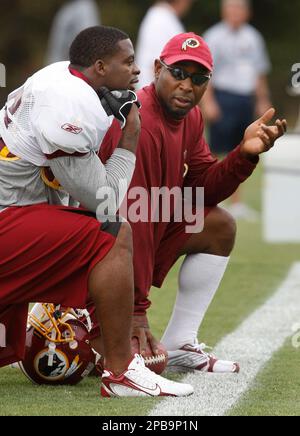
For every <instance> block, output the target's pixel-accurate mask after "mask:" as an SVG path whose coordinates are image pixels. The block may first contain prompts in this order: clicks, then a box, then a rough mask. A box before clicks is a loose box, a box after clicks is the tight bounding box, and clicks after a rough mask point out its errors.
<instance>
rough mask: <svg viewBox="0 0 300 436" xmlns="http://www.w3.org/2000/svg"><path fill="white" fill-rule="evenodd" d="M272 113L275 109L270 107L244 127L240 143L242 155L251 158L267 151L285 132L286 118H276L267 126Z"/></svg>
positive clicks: (272, 115) (273, 113)
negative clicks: (272, 123)
mask: <svg viewBox="0 0 300 436" xmlns="http://www.w3.org/2000/svg"><path fill="white" fill-rule="evenodd" d="M274 115H275V109H273V108H271V109H269V110H268V111H267V112H265V113H264V115H263V116H262V117H261V118H259V119H258V120H257V121H255V122H254V123H252V124H251V125H250V126H249V127H248V128H247V129H246V131H245V135H244V139H243V142H242V144H241V153H242V155H243V156H244V157H246V158H248V159H250V160H251V158H253V157H255V156H258V155H259V154H261V153H265V152H267V151H269V150H270V149H271V148H272V147H273V146H274V144H275V141H276V140H277V139H278V138H280V137H281V136H283V135H284V134H285V133H286V131H287V122H286V120H280V119H278V120H276V122H275V124H274V125H270V126H268V124H269V123H270V122H271V120H272V118H273V117H274Z"/></svg>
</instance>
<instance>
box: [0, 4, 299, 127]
mask: <svg viewBox="0 0 300 436" xmlns="http://www.w3.org/2000/svg"><path fill="white" fill-rule="evenodd" d="M63 3H65V0H47V1H41V0H0V6H1V9H0V23H1V25H0V63H3V64H4V65H5V66H6V70H7V77H6V81H7V87H6V88H0V104H1V106H2V104H3V103H4V101H5V98H6V95H7V93H8V92H10V91H11V90H13V89H14V88H16V87H17V86H19V85H21V84H22V82H23V81H24V80H25V79H26V78H27V77H28V76H29V75H30V74H31V73H33V72H34V71H36V70H38V69H39V68H40V67H42V66H43V65H44V59H45V52H46V47H47V41H48V35H49V30H50V26H51V23H52V20H53V17H54V15H55V13H56V11H57V10H58V9H59V8H60V6H61V5H62V4H63ZM97 3H98V5H99V8H100V11H101V17H102V23H103V24H105V25H111V26H116V27H120V28H121V29H123V30H125V31H127V32H128V33H129V35H130V36H131V38H132V40H133V42H135V41H136V36H137V32H138V28H139V24H140V22H141V20H142V18H143V16H144V14H145V12H146V11H147V9H148V7H149V6H150V5H151V4H152V3H153V2H152V1H151V0H97ZM219 3H220V1H219V0H197V1H196V2H195V4H194V6H193V9H192V11H191V13H190V15H189V16H188V17H186V18H185V20H184V23H185V25H186V28H187V29H188V30H189V31H195V32H196V33H200V34H201V33H202V32H203V31H204V30H206V29H207V28H208V27H209V26H211V25H212V24H214V23H216V22H217V21H218V20H219ZM253 10H254V13H253V20H252V23H253V24H254V26H256V27H257V29H258V30H260V31H261V32H262V34H263V35H264V37H265V39H266V41H267V46H268V49H269V53H270V56H271V59H272V64H273V70H272V74H271V76H270V83H271V90H272V97H273V101H274V104H275V106H276V107H277V108H278V110H279V112H280V115H284V116H286V117H288V119H289V121H290V123H291V124H292V125H293V123H294V122H295V119H296V117H297V111H298V104H299V98H292V97H289V96H288V95H287V92H286V88H287V86H288V84H289V82H290V79H291V67H292V65H293V64H295V63H298V62H300V36H299V19H300V1H299V0H289V1H287V2H284V1H282V0H253Z"/></svg>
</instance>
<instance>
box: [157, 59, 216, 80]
mask: <svg viewBox="0 0 300 436" xmlns="http://www.w3.org/2000/svg"><path fill="white" fill-rule="evenodd" d="M160 63H161V65H163V66H164V67H165V68H166V69H167V70H168V71H170V73H171V74H172V76H173V77H174V79H176V80H185V79H187V78H188V77H190V78H191V80H192V83H193V84H194V85H196V86H201V85H204V83H206V82H208V81H209V80H210V79H211V77H212V73H209V74H207V75H206V74H201V73H193V74H191V73H188V72H187V71H185V70H183V69H182V68H179V67H170V65H167V64H165V63H164V62H163V61H162V60H160Z"/></svg>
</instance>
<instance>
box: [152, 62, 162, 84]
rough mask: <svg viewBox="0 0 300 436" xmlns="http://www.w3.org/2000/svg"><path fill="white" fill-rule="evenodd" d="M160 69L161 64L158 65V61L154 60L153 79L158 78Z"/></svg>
mask: <svg viewBox="0 0 300 436" xmlns="http://www.w3.org/2000/svg"><path fill="white" fill-rule="evenodd" d="M161 69H162V64H161V63H160V60H159V59H156V60H155V62H154V72H155V79H158V78H159V75H160V72H161Z"/></svg>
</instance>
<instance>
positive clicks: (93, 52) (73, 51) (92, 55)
mask: <svg viewBox="0 0 300 436" xmlns="http://www.w3.org/2000/svg"><path fill="white" fill-rule="evenodd" d="M128 38H129V36H128V35H127V34H126V33H125V32H123V31H122V30H119V29H116V28H114V27H108V26H94V27H88V28H87V29H85V30H83V31H82V32H80V33H79V34H78V35H77V36H76V38H75V39H74V41H73V42H72V44H71V47H70V53H69V54H70V62H71V64H73V65H79V66H81V67H90V66H91V65H93V64H94V63H95V62H96V61H97V59H105V58H107V57H108V56H113V55H114V54H115V53H117V51H118V50H119V48H118V47H117V43H118V42H119V41H123V40H124V39H128Z"/></svg>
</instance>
